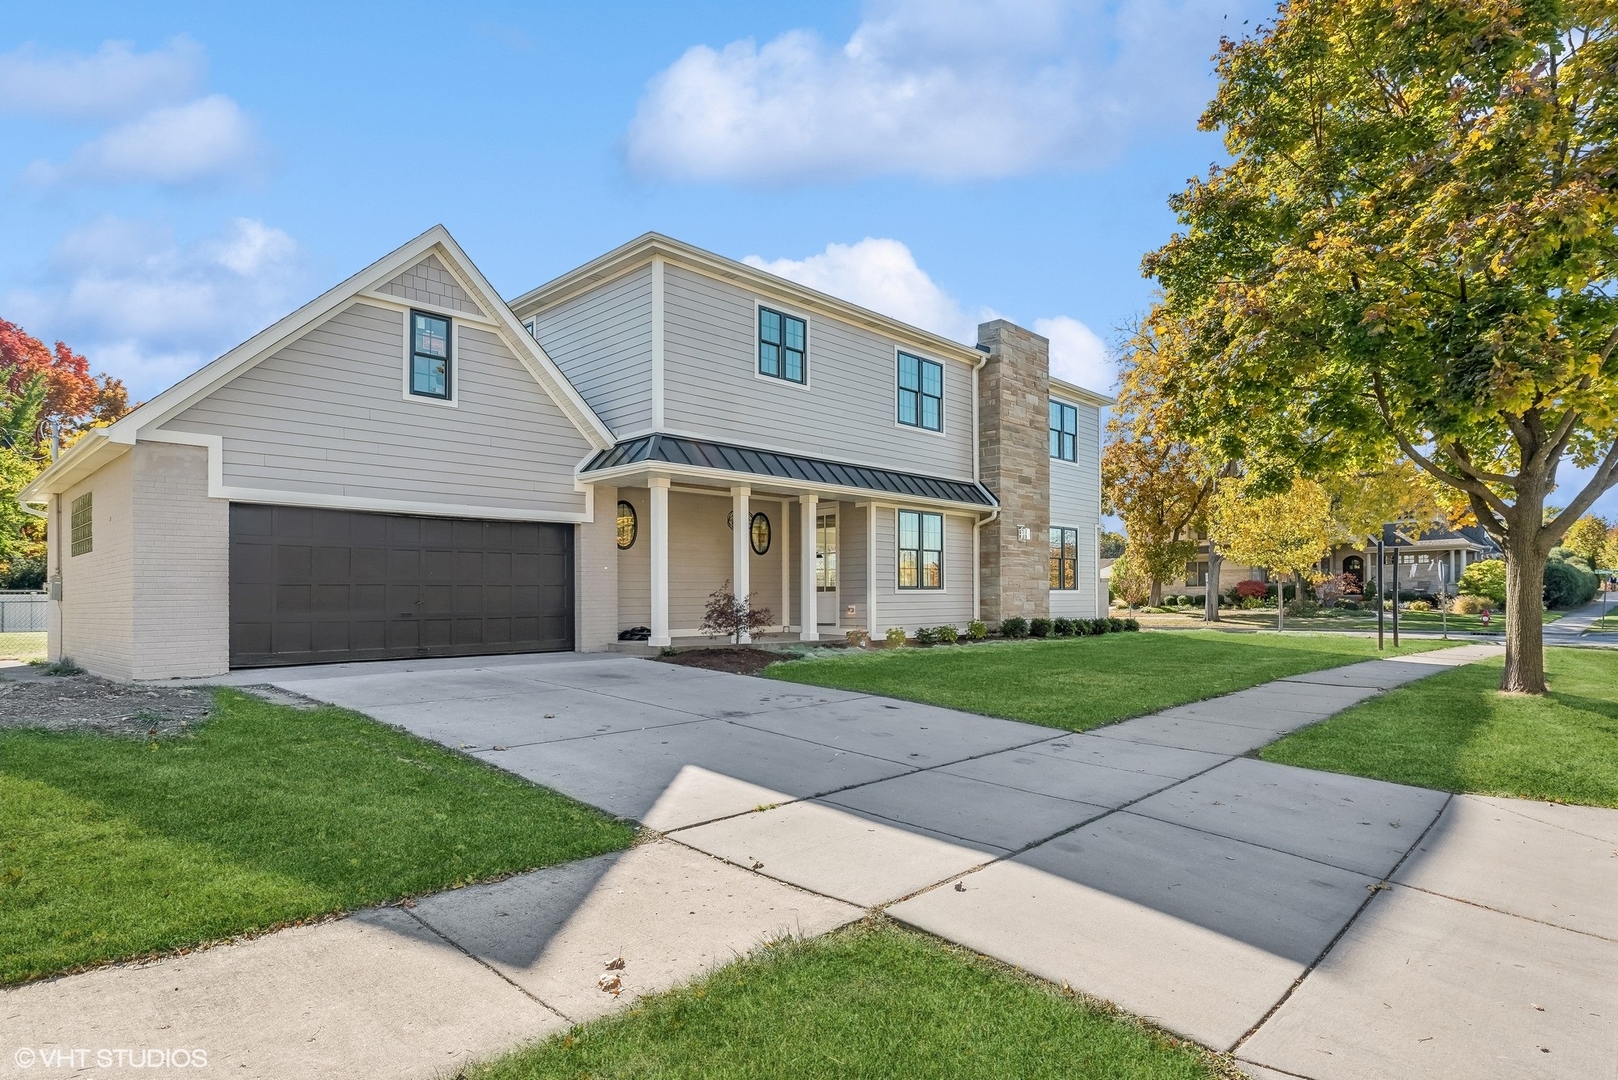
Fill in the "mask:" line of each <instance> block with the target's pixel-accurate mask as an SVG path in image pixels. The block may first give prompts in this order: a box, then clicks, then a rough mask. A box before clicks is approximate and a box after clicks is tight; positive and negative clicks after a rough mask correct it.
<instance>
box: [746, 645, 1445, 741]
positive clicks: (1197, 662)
mask: <svg viewBox="0 0 1618 1080" xmlns="http://www.w3.org/2000/svg"><path fill="white" fill-rule="evenodd" d="M1438 645H1439V642H1436V641H1420V642H1417V641H1412V642H1405V643H1403V644H1402V645H1401V647H1400V649H1399V652H1400V653H1412V652H1425V651H1427V650H1430V649H1433V648H1435V647H1437V646H1438ZM1393 652H1394V651H1393V649H1392V648H1391V646H1390V647H1389V649H1388V651H1387V652H1386V653H1384V654H1383V655H1393ZM1376 655H1377V651H1376V642H1375V641H1374V640H1371V639H1367V638H1352V637H1344V636H1342V635H1340V634H1337V635H1328V634H1290V633H1289V634H1227V633H1221V632H1220V631H1217V630H1189V631H1183V632H1174V633H1136V634H1107V635H1104V636H1101V637H1085V638H1064V639H1058V640H1054V641H1008V642H996V643H992V644H980V645H965V646H962V645H955V646H940V647H937V648H931V649H893V650H888V649H882V650H876V651H872V652H849V653H840V654H836V655H829V656H811V657H809V658H807V659H803V660H795V661H791V662H788V663H782V664H774V665H772V666H771V667H768V668H766V669H765V671H764V674H765V675H767V676H769V677H770V678H774V679H785V680H788V681H790V682H800V683H810V684H812V685H815V686H832V687H837V688H838V689H842V690H859V691H865V692H867V693H872V694H883V695H886V696H888V697H896V698H906V699H909V700H911V701H924V702H927V703H929V704H932V705H944V706H948V707H949V708H952V709H964V710H966V711H967V712H975V713H983V714H986V715H988V716H1003V717H1006V718H1008V719H1011V720H1027V721H1029V722H1030V723H1035V724H1044V725H1046V726H1048V727H1056V728H1068V729H1070V730H1073V731H1084V730H1086V729H1088V728H1093V727H1096V726H1097V725H1099V724H1106V723H1110V722H1112V721H1114V720H1122V719H1124V718H1125V717H1130V716H1141V715H1143V714H1145V713H1152V712H1157V711H1158V710H1160V709H1166V708H1169V707H1171V706H1174V705H1181V704H1184V703H1185V702H1188V701H1198V700H1201V699H1203V698H1208V697H1214V696H1216V695H1218V694H1228V693H1230V692H1232V691H1234V690H1242V689H1245V688H1247V687H1249V686H1256V685H1257V684H1259V683H1262V682H1269V681H1270V680H1272V679H1279V678H1282V677H1284V676H1287V675H1298V674H1301V673H1302V672H1305V671H1318V670H1320V669H1321V668H1329V667H1337V666H1339V665H1342V664H1352V663H1354V662H1355V661H1358V660H1367V659H1370V658H1372V657H1375V656H1376Z"/></svg>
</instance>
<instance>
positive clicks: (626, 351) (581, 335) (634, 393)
mask: <svg viewBox="0 0 1618 1080" xmlns="http://www.w3.org/2000/svg"><path fill="white" fill-rule="evenodd" d="M534 337H535V339H536V340H537V341H538V342H539V344H540V346H541V347H542V348H544V350H545V352H546V353H548V354H549V355H550V358H551V359H552V360H554V361H556V365H557V366H558V367H560V368H561V369H562V373H563V374H564V375H566V376H567V378H568V381H569V382H571V383H572V384H573V386H574V388H575V389H577V390H578V392H579V394H580V396H581V397H583V398H584V400H585V401H587V402H589V403H590V407H591V408H592V409H594V410H595V412H596V415H597V416H599V417H601V420H602V422H603V423H605V424H606V425H607V426H608V427H609V428H611V429H612V431H613V434H615V435H622V434H624V433H625V432H631V431H641V430H645V429H647V428H650V427H651V425H652V270H651V267H649V266H646V267H642V268H641V269H639V270H636V271H635V272H634V273H631V274H625V275H624V276H623V277H621V278H618V279H617V280H615V281H609V282H607V283H606V284H604V285H601V286H599V287H597V288H595V289H591V290H590V291H589V292H585V293H581V294H579V295H578V296H575V297H573V298H571V299H569V300H567V301H564V302H563V303H561V304H558V305H557V306H556V307H554V308H551V309H549V310H548V311H542V312H539V313H537V314H536V315H535V316H534Z"/></svg>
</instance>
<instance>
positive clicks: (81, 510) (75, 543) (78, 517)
mask: <svg viewBox="0 0 1618 1080" xmlns="http://www.w3.org/2000/svg"><path fill="white" fill-rule="evenodd" d="M90 495H91V493H90V492H88V491H86V492H85V493H84V494H83V495H80V496H79V497H78V498H77V499H74V500H73V516H72V533H73V535H72V546H71V547H70V548H69V550H70V551H72V552H73V554H75V555H87V554H89V553H90V552H91V551H92V550H94V548H95V544H94V537H93V536H92V535H91V534H92V531H93V528H94V515H95V507H94V506H93V504H92V503H91V501H90Z"/></svg>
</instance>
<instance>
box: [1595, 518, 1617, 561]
mask: <svg viewBox="0 0 1618 1080" xmlns="http://www.w3.org/2000/svg"><path fill="white" fill-rule="evenodd" d="M1596 568H1597V569H1599V570H1618V524H1615V525H1613V527H1612V528H1610V529H1608V530H1607V540H1606V543H1604V544H1602V545H1601V561H1600V562H1599V563H1597V564H1596Z"/></svg>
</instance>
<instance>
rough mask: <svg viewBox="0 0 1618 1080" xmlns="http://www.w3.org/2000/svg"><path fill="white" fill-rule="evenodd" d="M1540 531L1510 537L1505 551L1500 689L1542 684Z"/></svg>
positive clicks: (1524, 690) (1527, 689)
mask: <svg viewBox="0 0 1618 1080" xmlns="http://www.w3.org/2000/svg"><path fill="white" fill-rule="evenodd" d="M1540 532H1541V530H1539V529H1533V530H1532V531H1531V535H1529V536H1528V537H1526V538H1518V537H1517V536H1512V537H1510V538H1509V539H1508V540H1507V542H1506V545H1505V551H1506V612H1505V620H1506V670H1505V672H1504V674H1502V675H1501V676H1500V689H1502V690H1505V691H1509V692H1511V693H1517V694H1543V693H1546V692H1547V690H1548V689H1549V688H1548V687H1547V686H1546V684H1545V624H1544V621H1543V619H1542V617H1541V616H1542V613H1543V612H1544V610H1545V561H1546V557H1547V555H1548V552H1542V551H1541V550H1540V539H1539V535H1540Z"/></svg>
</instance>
